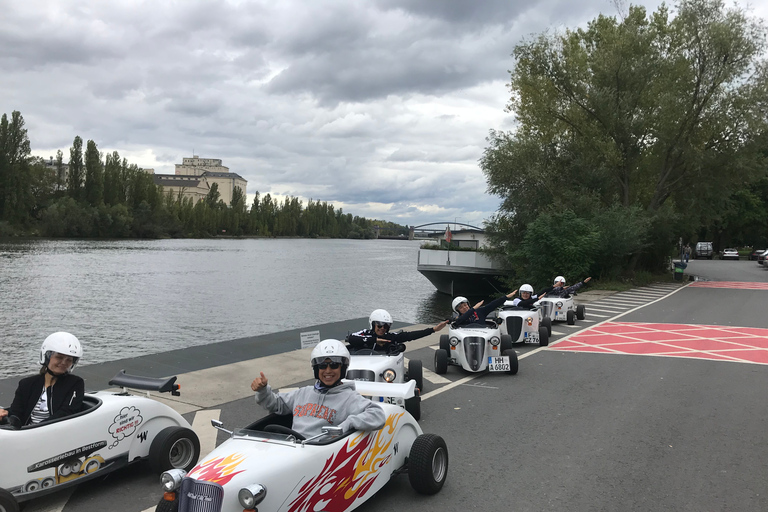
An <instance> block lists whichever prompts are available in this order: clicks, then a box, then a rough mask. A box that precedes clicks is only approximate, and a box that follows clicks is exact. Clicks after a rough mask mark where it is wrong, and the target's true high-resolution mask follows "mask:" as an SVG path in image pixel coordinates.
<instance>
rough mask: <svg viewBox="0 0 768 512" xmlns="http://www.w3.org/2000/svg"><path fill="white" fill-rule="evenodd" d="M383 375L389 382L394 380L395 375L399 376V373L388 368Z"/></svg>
mask: <svg viewBox="0 0 768 512" xmlns="http://www.w3.org/2000/svg"><path fill="white" fill-rule="evenodd" d="M381 376H382V377H384V380H385V381H387V382H394V381H395V377H397V373H395V370H393V369H391V368H388V369H386V370H384V373H382V374H381Z"/></svg>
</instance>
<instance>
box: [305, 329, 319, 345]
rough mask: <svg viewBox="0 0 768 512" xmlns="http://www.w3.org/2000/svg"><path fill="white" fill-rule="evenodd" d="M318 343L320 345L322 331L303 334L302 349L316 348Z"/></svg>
mask: <svg viewBox="0 0 768 512" xmlns="http://www.w3.org/2000/svg"><path fill="white" fill-rule="evenodd" d="M318 343H320V331H309V332H303V333H301V348H309V347H314V346H315V345H317V344H318Z"/></svg>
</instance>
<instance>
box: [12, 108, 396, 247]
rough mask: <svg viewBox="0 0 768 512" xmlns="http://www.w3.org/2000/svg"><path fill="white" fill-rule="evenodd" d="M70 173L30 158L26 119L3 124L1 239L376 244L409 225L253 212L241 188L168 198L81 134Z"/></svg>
mask: <svg viewBox="0 0 768 512" xmlns="http://www.w3.org/2000/svg"><path fill="white" fill-rule="evenodd" d="M68 165H69V169H68V172H65V164H64V154H63V152H62V151H58V152H57V154H56V158H55V160H54V162H53V165H52V166H48V165H46V164H45V162H44V161H43V160H42V159H41V158H39V157H33V156H31V146H30V141H29V137H28V135H27V129H26V128H25V125H24V118H23V117H22V115H21V113H19V112H17V111H14V112H13V113H12V114H11V116H10V119H9V118H8V116H7V114H3V116H2V118H0V236H10V235H33V236H34V235H39V236H50V237H77V238H159V237H194V238H197V237H209V236H221V235H227V236H296V237H329V238H373V237H374V236H375V235H374V229H373V228H374V226H379V228H380V229H381V230H382V232H386V233H389V234H395V235H399V234H405V235H407V234H408V227H407V226H402V225H399V224H396V223H392V222H388V221H383V220H372V219H366V218H365V217H358V216H352V215H351V214H349V213H344V212H343V211H342V209H341V208H336V207H334V205H333V204H329V203H328V202H325V201H313V200H311V199H310V200H309V201H308V202H307V204H306V206H305V205H304V204H303V202H302V201H300V200H299V199H298V198H296V197H286V198H285V199H284V200H282V201H279V200H277V199H275V198H273V197H272V196H271V195H270V194H265V195H264V196H261V195H260V194H259V193H258V192H257V193H256V197H255V198H254V200H253V202H252V204H251V205H250V208H249V207H248V205H247V204H246V203H247V201H246V196H245V192H244V191H243V190H241V189H240V188H239V187H237V188H235V190H234V191H233V195H232V200H231V202H230V204H225V203H224V201H222V200H221V199H220V193H219V190H218V185H217V184H216V183H214V184H212V185H211V188H210V191H209V193H208V195H207V196H206V197H205V198H204V199H202V200H199V201H195V200H193V199H192V198H189V197H184V196H183V195H182V194H180V193H176V194H174V193H173V192H172V191H168V192H165V193H164V192H163V188H162V187H161V186H159V185H156V184H155V182H154V179H153V176H152V175H151V174H148V173H146V172H144V171H143V170H142V169H140V168H139V167H138V166H137V165H136V164H129V163H128V161H127V160H126V159H125V158H121V157H120V155H119V154H118V152H117V151H115V152H112V153H109V154H107V155H106V156H103V155H102V154H101V153H100V152H99V149H98V147H97V145H96V143H95V142H94V141H93V140H89V141H87V143H86V144H85V150H83V140H82V139H81V138H80V137H79V136H76V137H75V139H74V141H73V143H72V147H71V148H70V150H69V164H68Z"/></svg>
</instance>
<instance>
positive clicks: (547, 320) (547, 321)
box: [541, 317, 552, 336]
mask: <svg viewBox="0 0 768 512" xmlns="http://www.w3.org/2000/svg"><path fill="white" fill-rule="evenodd" d="M541 325H543V326H544V327H546V328H547V334H548V335H550V336H552V319H551V318H549V317H545V318H544V320H542V321H541Z"/></svg>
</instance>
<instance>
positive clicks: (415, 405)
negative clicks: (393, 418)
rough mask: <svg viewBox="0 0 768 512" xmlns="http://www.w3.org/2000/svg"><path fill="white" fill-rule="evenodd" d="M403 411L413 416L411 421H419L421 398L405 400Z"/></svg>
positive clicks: (414, 397) (415, 397) (417, 396)
mask: <svg viewBox="0 0 768 512" xmlns="http://www.w3.org/2000/svg"><path fill="white" fill-rule="evenodd" d="M405 410H406V411H408V413H409V414H410V415H411V416H413V419H415V420H416V421H419V420H420V419H421V397H420V396H419V395H416V396H413V397H411V398H406V399H405Z"/></svg>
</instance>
